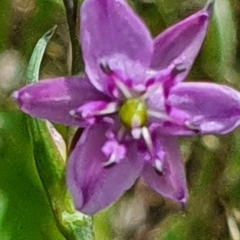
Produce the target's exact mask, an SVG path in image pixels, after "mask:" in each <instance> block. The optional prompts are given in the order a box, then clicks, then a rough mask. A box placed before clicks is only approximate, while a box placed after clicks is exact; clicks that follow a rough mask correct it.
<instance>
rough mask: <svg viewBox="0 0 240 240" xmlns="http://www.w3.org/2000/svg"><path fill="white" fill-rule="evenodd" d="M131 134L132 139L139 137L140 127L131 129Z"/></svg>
mask: <svg viewBox="0 0 240 240" xmlns="http://www.w3.org/2000/svg"><path fill="white" fill-rule="evenodd" d="M131 134H132V136H133V138H134V139H136V140H137V139H140V138H141V135H142V129H141V128H133V129H132V131H131Z"/></svg>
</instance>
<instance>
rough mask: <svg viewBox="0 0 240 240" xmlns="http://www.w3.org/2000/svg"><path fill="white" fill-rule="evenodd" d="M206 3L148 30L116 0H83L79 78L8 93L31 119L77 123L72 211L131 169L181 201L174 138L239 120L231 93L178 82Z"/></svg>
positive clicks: (105, 201)
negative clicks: (83, 73) (166, 24)
mask: <svg viewBox="0 0 240 240" xmlns="http://www.w3.org/2000/svg"><path fill="white" fill-rule="evenodd" d="M212 5H213V2H212V1H211V2H209V3H208V4H207V5H206V7H205V8H204V9H203V10H201V11H199V12H197V13H195V14H193V15H192V16H190V17H188V18H187V19H185V20H183V21H181V22H179V23H177V24H176V25H174V26H172V27H170V28H169V29H167V30H166V31H164V32H163V33H162V34H160V35H159V36H158V37H157V38H155V39H152V38H151V36H150V33H149V32H148V30H147V29H146V27H145V26H144V24H143V23H142V22H141V20H140V19H139V18H138V17H137V16H136V15H135V13H134V12H133V11H132V9H131V8H130V7H129V6H128V5H127V3H126V2H125V1H124V0H85V1H84V3H83V5H82V8H81V40H80V42H81V44H82V50H83V56H84V60H85V70H86V74H87V77H62V78H57V79H48V80H44V81H40V82H39V83H35V84H31V85H28V86H26V87H24V88H22V89H20V90H19V91H18V92H15V93H14V96H15V98H16V99H17V101H18V104H19V106H20V107H21V109H22V111H24V112H25V113H28V114H30V115H31V116H33V117H37V118H43V119H48V120H50V121H53V122H58V123H62V124H65V125H74V126H78V127H84V128H85V129H84V132H83V134H82V136H81V138H80V140H79V141H78V143H77V145H76V147H75V149H74V151H73V152H72V154H71V156H70V159H69V162H68V168H67V184H68V187H69V190H70V193H71V194H72V196H73V199H74V202H75V205H76V207H77V209H79V210H80V211H82V212H84V213H86V214H94V213H96V212H97V211H99V210H101V209H103V208H105V207H107V206H109V205H110V204H111V203H113V202H114V201H116V200H117V199H118V198H119V197H120V196H121V195H122V194H123V193H124V192H125V191H126V190H127V189H129V188H130V187H131V186H132V185H133V184H134V182H135V180H136V179H137V178H138V177H142V178H143V179H144V180H145V182H146V184H147V185H149V186H150V187H151V188H152V189H154V190H155V191H156V192H158V193H159V194H161V195H163V196H164V197H167V198H170V199H172V200H174V201H177V202H180V203H183V204H184V203H185V202H186V199H187V187H186V180H185V174H184V167H183V164H182V161H181V156H180V153H179V149H178V145H177V141H176V137H177V136H182V135H184V136H191V135H196V134H209V133H211V134H225V133H228V132H230V131H233V130H234V129H235V128H236V127H237V126H238V125H239V123H240V93H239V92H237V91H235V90H234V89H232V88H230V87H227V86H223V85H218V84H213V83H194V82H187V83H182V80H184V79H185V77H186V76H187V74H188V73H189V70H190V69H191V66H192V64H193V62H194V60H195V58H196V56H197V54H198V52H199V49H200V47H201V44H202V42H203V40H204V37H205V34H206V31H207V26H208V22H209V18H210V15H211V10H212Z"/></svg>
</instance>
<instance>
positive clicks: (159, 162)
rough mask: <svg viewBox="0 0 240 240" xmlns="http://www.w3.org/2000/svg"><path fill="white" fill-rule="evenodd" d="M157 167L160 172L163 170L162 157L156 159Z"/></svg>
mask: <svg viewBox="0 0 240 240" xmlns="http://www.w3.org/2000/svg"><path fill="white" fill-rule="evenodd" d="M155 168H156V170H157V171H158V172H160V173H162V171H163V164H162V161H161V160H160V159H156V160H155Z"/></svg>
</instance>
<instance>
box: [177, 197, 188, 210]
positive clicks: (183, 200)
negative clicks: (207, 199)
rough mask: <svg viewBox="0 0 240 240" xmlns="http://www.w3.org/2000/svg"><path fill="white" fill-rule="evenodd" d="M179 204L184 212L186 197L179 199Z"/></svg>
mask: <svg viewBox="0 0 240 240" xmlns="http://www.w3.org/2000/svg"><path fill="white" fill-rule="evenodd" d="M179 204H180V207H181V210H182V211H183V212H186V210H187V199H186V198H183V199H181V200H180V201H179Z"/></svg>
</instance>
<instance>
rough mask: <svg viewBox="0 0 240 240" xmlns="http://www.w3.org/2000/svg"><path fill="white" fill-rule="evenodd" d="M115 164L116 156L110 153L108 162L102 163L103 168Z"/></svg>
mask: <svg viewBox="0 0 240 240" xmlns="http://www.w3.org/2000/svg"><path fill="white" fill-rule="evenodd" d="M116 162H117V161H116V154H114V153H112V154H111V156H110V158H109V160H108V161H107V162H104V163H103V166H104V167H108V166H110V165H112V164H114V163H116Z"/></svg>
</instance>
